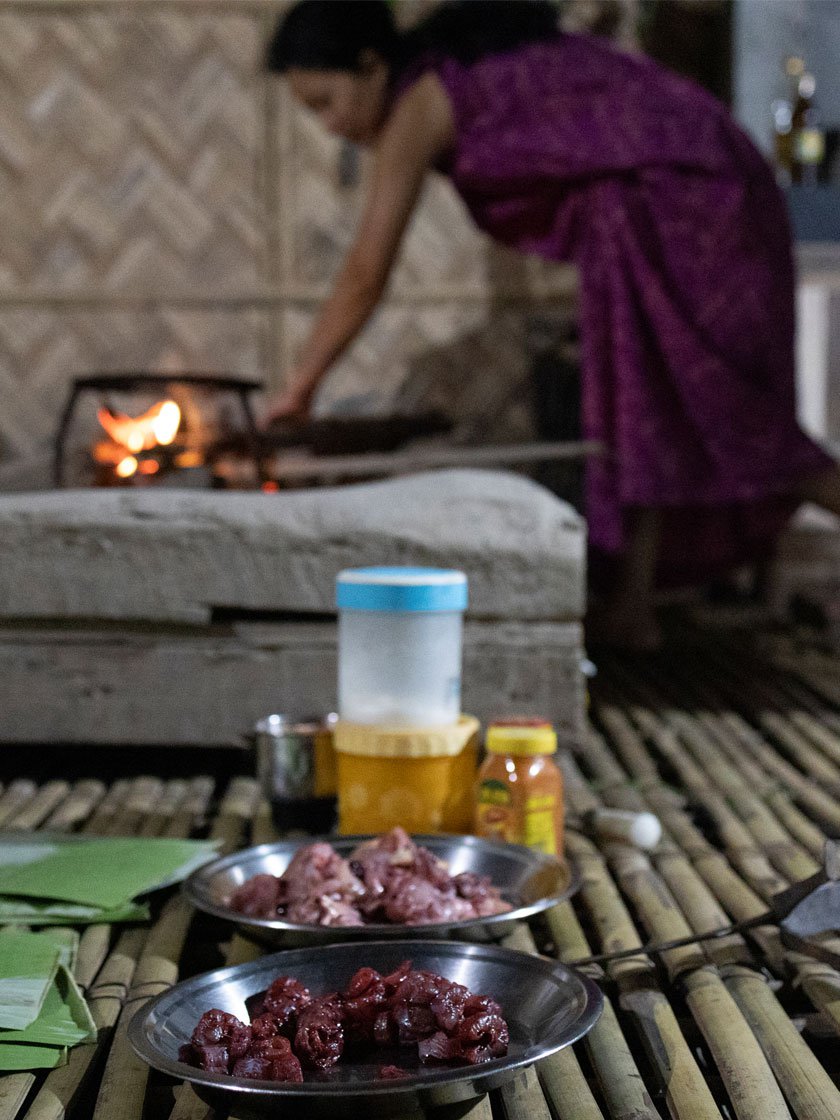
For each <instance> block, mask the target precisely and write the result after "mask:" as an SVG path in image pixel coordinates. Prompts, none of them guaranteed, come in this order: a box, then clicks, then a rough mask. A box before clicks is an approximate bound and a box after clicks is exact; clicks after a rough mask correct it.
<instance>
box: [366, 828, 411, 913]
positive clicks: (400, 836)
mask: <svg viewBox="0 0 840 1120" xmlns="http://www.w3.org/2000/svg"><path fill="white" fill-rule="evenodd" d="M416 859H417V845H416V844H415V843H414V841H413V840H412V839H411V837H410V836H409V835H408V833H407V832H406V831H405V829H402V828H392V829H391V831H390V832H386V833H385V834H384V835H383V836H379V837H377V838H376V839H375V840H366V841H365V842H364V844H360V845H359V847H358V848H356V849H355V851H354V852H352V853H351V855H350V866H351V868H352V869H353V871H354V872H355V874H356V875H357V876H358V877H359V879H361V880H362V882H363V883H364V885H365V893H366V896H367V898H366V902H368V903H369V902H374V903H375V901H376V900H377V899H379V898H380V897H381V896H382V895H383V894H384V893H385V891H386V890H387V888H388V883H389V882H390V879H391V876H392V875H393V872H394V869H395V868H407V869H410V868H413V867H414V864H415V862H416Z"/></svg>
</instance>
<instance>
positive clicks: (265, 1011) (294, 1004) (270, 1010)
mask: <svg viewBox="0 0 840 1120" xmlns="http://www.w3.org/2000/svg"><path fill="white" fill-rule="evenodd" d="M311 1002H312V996H311V995H310V994H309V989H308V988H305V987H304V986H303V984H301V983H300V981H299V980H295V979H294V978H293V977H291V976H278V977H277V979H276V980H275V981H274V983H273V984H271V986H270V987H269V989H268V991H267V992H266V993H265V996H264V997H263V1001H262V1011H261V1016H260V1017H262V1016H264V1015H270V1016H271V1018H272V1019H274V1020H275V1022H276V1023H277V1028H278V1030H280V1029H282V1027H283V1026H284V1025H285V1024H286V1023H288V1022H290V1020H292V1019H293V1018H294V1016H295V1015H297V1014H298V1012H299V1011H300V1010H301V1008H303V1007H306V1006H307V1005H308V1004H309V1003H311Z"/></svg>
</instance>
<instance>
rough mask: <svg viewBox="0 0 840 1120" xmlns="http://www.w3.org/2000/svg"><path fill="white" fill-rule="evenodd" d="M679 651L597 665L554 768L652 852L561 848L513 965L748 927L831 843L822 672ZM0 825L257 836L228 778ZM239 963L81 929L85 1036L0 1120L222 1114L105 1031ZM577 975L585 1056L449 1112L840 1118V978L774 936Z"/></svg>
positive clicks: (10, 1090)
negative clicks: (584, 982) (637, 821)
mask: <svg viewBox="0 0 840 1120" xmlns="http://www.w3.org/2000/svg"><path fill="white" fill-rule="evenodd" d="M679 637H680V641H679V643H678V645H676V646H675V647H674V649H672V650H670V651H669V652H666V653H664V654H661V655H657V656H653V657H649V658H643V659H635V660H628V659H622V658H609V659H603V660H601V661H599V662H598V669H599V672H598V676H597V677H596V679H595V681H594V682H593V685H592V702H591V708H590V716H591V720H590V730H589V734H588V738H587V741H586V742H584V743H582V744H581V745H580V747H579V748H578V749H577V750H575V752H574V753H573V754H572V755H570V756H569V757H567V758H566V760H565V762H564V768H565V776H566V788H567V799H568V803H569V807H570V809H571V810H572V811H573V812H574V814H575V815H576V816H578V815H579V814H580V813H582V812H583V811H585V810H586V809H589V808H593V807H595V806H597V805H610V806H615V807H620V808H629V809H642V808H645V809H650V810H652V811H653V812H655V813H657V814H658V815H659V817H660V819H661V820H662V823H663V826H664V829H665V834H664V839H663V841H662V843H661V844H660V845H659V847H658V848H657V850H656V851H655V852H653V853H649V854H643V853H641V852H639V851H637V850H635V849H632V848H628V847H625V846H621V845H616V844H604V845H603V846H601V847H597V846H596V845H595V844H593V843H592V842H591V841H590V840H588V839H586V838H585V837H583V836H582V835H580V834H578V833H569V836H568V849H569V853H570V855H571V856H572V858H573V859H574V860H575V861H576V862H577V865H578V867H579V869H580V871H581V873H582V878H583V885H582V888H581V891H580V893H579V894H578V895H577V897H576V898H575V899H574V900H573V901H571V902H568V903H564V904H562V905H561V906H559V907H557V908H556V909H555V910H553V911H552V912H550V913H549V914H548V915H547V917H545V918H543V919H541V920H539V921H536V922H534V923H533V924H532V925H531V926H530V927H526V926H524V925H523V926H520V927H518V928H517V930H516V931H515V932H514V934H512V935H511V936H510V937H509V938H508V939H507V944H508V945H510V946H511V947H514V948H517V949H521V950H524V951H526V952H536V951H540V952H544V953H547V954H549V955H556V956H558V957H560V958H561V959H563V960H567V961H572V960H575V959H577V958H580V957H584V956H587V955H590V954H592V953H602V952H608V951H613V950H618V949H634V948H639V949H641V946H642V945H643V943H645V942H648V941H650V940H651V939H657V940H663V939H668V938H675V937H681V936H684V935H686V934H688V933H690V932H692V931H694V932H700V931H706V930H709V929H714V928H716V927H718V926H722V925H726V924H728V923H729V922H730V921H734V920H741V919H746V918H750V917H753V916H755V915H756V914H759V913H761V912H762V911H763V910H764V908H765V906H766V903H767V901H768V900H769V898H770V896H771V895H772V894H773V893H774V892H776V891H778V890H781V889H782V888H783V887H785V886H786V885H787V884H789V883H791V882H794V881H796V880H798V879H801V878H804V877H806V876H808V875H810V874H812V873H813V872H814V871H815V870H817V868H818V866H819V861H820V856H821V850H822V844H823V842H824V840H825V838H826V837H827V836H840V796H839V795H840V662H838V660H837V659H836V658H835V657H833V656H831V654H830V653H828V652H826V651H824V650H822V649H821V648H820V646H819V645H818V643H817V641H816V640H815V638H814V636H813V635H812V634H810V633H807V632H804V631H780V632H776V633H774V632H771V631H769V630H768V629H766V628H751V627H749V626H745V625H720V626H713V625H711V624H710V623H709V621H708V620H704V624H703V625H702V626H690V625H688V624H686V625H685V626H684V627H683V629H682V630H681V633H680V635H679ZM0 828H32V829H35V828H50V829H66V830H72V831H80V832H86V833H91V834H111V835H116V834H122V833H127V834H138V833H139V834H141V835H147V836H154V835H168V836H186V835H195V836H204V835H208V834H209V835H213V836H216V837H218V838H219V839H220V840H221V841H222V844H223V846H224V848H225V849H226V850H232V849H235V848H237V847H241V846H244V845H247V844H251V843H261V842H263V841H266V840H269V839H272V838H274V836H275V835H276V834H275V831H274V828H273V825H272V822H271V817H270V813H269V811H268V807H267V805H266V804H265V803H264V802H262V801H261V800H260V798H259V796H258V792H257V789H256V786H255V784H254V782H253V781H252V780H251V779H250V778H247V777H237V778H234V779H232V780H230V781H229V782H227V783H218V782H217V783H214V782H213V781H212V780H211V779H209V778H203V777H195V778H193V779H183V780H181V779H177V780H162V779H159V778H155V777H153V776H140V777H137V778H129V779H120V780H117V781H114V782H111V783H110V784H105V783H102V782H100V781H97V780H93V779H89V778H88V779H79V780H74V779H73V778H72V776H71V777H66V778H64V779H56V778H54V777H53V778H50V779H49V780H32V779H31V778H28V777H27V778H20V779H17V780H12V781H10V782H9V783H8V784H7V785H6V787H5V788H4V789H2V791H0ZM259 952H260V950H259V949H258V948H257V947H256V946H255V945H253V944H252V943H250V942H249V941H247V940H246V939H245V938H243V937H241V936H239V935H234V936H233V937H231V934H230V931H229V930H227V929H226V928H225V927H224V926H223V925H222V924H221V923H216V922H214V921H211V920H210V919H208V918H206V917H204V916H202V915H195V914H194V913H192V912H191V910H190V908H189V907H188V906H187V905H186V904H185V903H184V902H183V901H182V900H181V897H180V895H178V894H177V893H173V894H172V895H171V896H169V897H168V898H166V899H165V900H164V901H163V903H162V905H161V906H160V908H159V912H158V913H157V914H156V918H155V921H154V922H153V923H152V924H150V925H149V926H148V927H143V928H125V927H120V928H114V929H109V928H107V927H92V928H90V929H88V930H86V931H85V933H84V935H83V939H82V952H81V954H80V960H79V966H78V976H79V981H80V983H81V984H83V985H84V986H85V988H86V989H87V992H88V997H89V999H90V1003H91V1008H92V1012H93V1015H94V1018H95V1020H96V1023H97V1026H98V1027H99V1032H100V1033H99V1041H98V1042H97V1043H96V1044H95V1045H89V1046H85V1047H80V1048H77V1049H76V1050H73V1051H72V1052H71V1060H70V1062H69V1064H68V1065H67V1066H65V1067H63V1068H62V1069H58V1070H54V1071H51V1072H50V1073H47V1074H46V1075H44V1074H38V1075H30V1074H25V1073H24V1074H14V1075H7V1076H5V1077H2V1078H0V1120H61V1118H62V1117H67V1118H68V1120H149V1118H155V1120H157V1118H161V1120H223V1117H222V1116H221V1114H218V1113H215V1112H212V1111H208V1109H207V1106H206V1105H204V1104H203V1103H202V1102H201V1101H200V1100H199V1099H198V1098H197V1097H196V1096H195V1095H194V1094H193V1093H192V1091H191V1090H190V1089H189V1088H187V1087H184V1086H180V1085H176V1084H173V1083H172V1082H171V1081H170V1080H169V1079H166V1078H163V1077H162V1076H160V1075H158V1074H156V1073H154V1072H150V1071H149V1070H148V1069H147V1067H146V1066H144V1065H143V1064H142V1063H141V1062H139V1061H138V1060H137V1059H136V1058H135V1057H134V1056H133V1053H132V1052H131V1050H130V1048H129V1046H128V1043H127V1040H126V1036H125V1031H126V1025H127V1022H128V1020H129V1019H130V1017H131V1016H132V1015H133V1014H134V1012H135V1011H136V1009H137V1008H138V1007H141V1006H142V1004H143V1003H144V1002H145V1001H146V1000H147V999H149V998H150V997H151V996H153V995H156V994H157V993H158V992H160V991H162V990H164V989H165V988H166V987H168V986H169V985H171V984H173V983H174V982H175V981H176V980H177V979H179V978H183V977H186V976H189V975H193V974H194V973H196V972H199V971H203V970H204V969H207V968H211V967H216V966H218V965H220V964H222V963H224V962H225V961H228V962H231V963H236V962H241V961H245V960H248V959H251V958H253V957H254V956H256V955H258V954H259ZM589 971H590V973H591V974H592V975H593V976H594V977H595V978H596V979H597V980H598V981H599V982H601V983H602V985H603V987H604V990H605V993H606V995H607V1001H606V1007H605V1011H604V1014H603V1016H602V1018H601V1020H600V1022H599V1023H598V1024H597V1026H596V1027H595V1028H594V1029H593V1030H592V1032H591V1033H590V1034H589V1036H588V1037H587V1038H586V1040H585V1041H583V1042H581V1043H580V1044H578V1045H577V1046H576V1047H574V1048H573V1049H569V1050H566V1051H563V1052H562V1053H561V1054H559V1055H556V1056H555V1057H553V1058H550V1059H548V1060H547V1061H546V1062H544V1063H543V1064H542V1065H540V1066H539V1067H538V1068H537V1069H535V1070H532V1071H529V1072H528V1073H526V1074H524V1075H521V1076H520V1077H519V1078H518V1080H516V1081H513V1082H511V1083H510V1085H509V1086H508V1087H506V1088H504V1089H502V1090H501V1091H499V1092H497V1093H494V1094H491V1097H490V1098H488V1099H484V1100H481V1101H479V1102H477V1103H476V1105H475V1106H474V1107H473V1108H472V1110H470V1111H469V1112H468V1113H466V1114H465V1113H464V1111H463V1109H462V1110H461V1112H460V1113H459V1116H464V1115H467V1116H468V1117H469V1118H470V1120H492V1118H493V1117H495V1118H496V1120H543V1118H544V1120H550V1118H551V1117H554V1118H556V1120H655V1118H657V1117H673V1118H675V1120H728V1118H735V1117H737V1118H739V1120H782V1118H789V1117H796V1118H797V1120H838V1117H840V1089H838V1084H840V1047H838V1033H840V974H838V973H837V972H835V971H834V970H833V969H832V968H830V967H829V966H827V965H825V964H822V963H820V962H818V961H815V960H813V959H811V958H808V957H806V956H804V955H802V954H801V953H796V952H793V951H790V950H788V949H786V948H785V947H784V946H783V945H782V944H781V941H780V939H779V936H778V932H777V930H775V929H774V928H773V927H762V928H759V929H756V930H754V931H752V932H751V934H750V935H749V938H748V939H747V938H745V937H741V936H734V935H733V936H730V937H727V938H724V939H721V940H718V941H714V942H709V943H706V944H704V945H703V946H690V947H685V948H682V949H676V950H672V951H671V952H669V953H665V954H662V955H661V956H659V957H657V958H655V959H654V958H650V957H647V956H645V955H644V953H642V952H641V951H640V952H639V953H638V954H637V955H636V956H632V957H628V958H624V959H622V960H619V961H614V962H612V963H610V964H608V965H607V966H606V967H605V969H604V970H602V969H601V968H599V967H598V966H589ZM230 1120H237V1118H236V1116H235V1115H234V1114H231V1117H230Z"/></svg>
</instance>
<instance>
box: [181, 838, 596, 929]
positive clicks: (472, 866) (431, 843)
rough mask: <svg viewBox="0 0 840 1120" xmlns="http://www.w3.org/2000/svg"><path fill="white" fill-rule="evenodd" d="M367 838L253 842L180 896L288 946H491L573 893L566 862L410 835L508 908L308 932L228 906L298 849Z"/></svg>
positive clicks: (513, 847) (343, 849) (342, 850)
mask: <svg viewBox="0 0 840 1120" xmlns="http://www.w3.org/2000/svg"><path fill="white" fill-rule="evenodd" d="M370 839H371V837H370V836H321V837H309V838H307V839H300V840H281V841H279V842H278V843H276V844H261V845H260V846H259V847H257V848H247V849H245V850H244V851H241V852H234V853H233V855H229V856H224V857H223V858H222V859H218V860H214V861H213V862H212V863H207V864H205V865H204V866H203V867H201V868H199V870H198V871H196V872H195V873H194V874H193V875H191V876H190V877H189V879H187V881H186V882H185V883H184V891H185V892H186V895H187V897H188V898H189V900H190V902H192V904H193V906H195V907H197V908H198V909H199V910H205V911H207V913H209V914H215V915H216V916H217V917H219V918H225V919H226V920H227V921H230V922H236V924H237V925H238V926H240V927H241V928H242V929H244V930H245V931H246V932H247V933H248V934H250V935H251V936H252V937H258V938H260V939H261V940H263V941H268V942H269V943H270V944H272V945H282V946H285V947H289V948H291V947H292V946H296V945H312V944H315V943H321V944H328V943H330V942H333V941H360V940H364V941H373V940H378V939H381V938H386V937H388V938H391V937H412V938H418V937H439V938H445V937H455V938H461V937H464V938H466V939H468V940H469V941H497V940H498V939H499V938H500V937H503V936H504V934H505V933H506V932H508V931H509V929H510V928H511V926H513V925H514V923H516V922H518V921H521V920H522V919H523V918H528V917H530V916H531V915H533V914H537V913H539V912H540V911H541V910H547V909H548V908H549V907H550V906H553V905H554V904H555V903H557V902H560V901H561V900H562V899H564V898H568V897H569V896H570V895H572V894H574V892H575V891H576V890H577V888H578V886H579V880H578V877H577V875H576V873H575V871H574V870H573V868H572V866H571V865H570V864H568V863H566V862H565V861H563V860H558V859H555V858H554V857H553V856H546V855H542V854H541V853H540V852H535V851H533V850H532V849H531V848H523V847H519V846H518V845H517V844H502V843H498V842H496V841H491V840H482V839H479V838H477V837H475V836H413V837H412V839H413V840H415V841H416V842H417V843H418V844H421V845H422V846H423V847H424V848H428V849H429V850H430V851H431V852H433V853H434V855H436V856H437V857H438V858H439V859H442V860H443V861H444V862H445V863H447V864H448V866H449V871H450V874H452V875H458V874H460V873H461V872H462V871H473V872H475V873H476V874H478V875H487V876H489V878H490V881H491V882H492V883H493V884H494V886H496V887H498V888H499V890H500V891H501V893H502V897H503V898H505V899H506V900H507V901H508V902H509V903H511V905H512V906H513V910H511V911H509V912H508V913H506V914H496V915H494V916H493V917H490V918H472V919H469V920H468V921H464V922H435V923H432V924H430V925H419V926H405V925H384V924H381V925H379V924H376V925H365V926H316V925H302V924H300V923H296V922H287V921H284V920H283V919H282V918H249V917H247V916H246V915H244V914H240V913H238V912H237V911H236V910H232V909H231V908H230V906H229V905H228V899H229V898H230V897H231V895H232V894H233V892H234V891H235V890H236V888H237V887H240V886H242V884H243V883H244V882H245V881H246V880H247V879H250V878H251V877H252V876H254V875H262V874H268V875H282V874H283V872H284V871H285V870H286V868H287V867H288V865H289V863H290V861H291V859H292V856H293V855H294V854H295V852H296V851H297V849H298V848H300V847H302V846H303V845H304V844H313V843H315V842H316V841H317V840H324V841H326V842H327V843H328V844H331V845H332V846H333V848H334V849H335V850H336V851H337V852H338V854H339V855H341V856H344V857H345V858H346V857H347V856H349V854H350V853H351V852H352V851H353V850H354V848H356V847H358V845H359V844H360V843H361V842H362V841H363V840H370Z"/></svg>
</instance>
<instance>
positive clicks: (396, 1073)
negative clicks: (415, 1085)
mask: <svg viewBox="0 0 840 1120" xmlns="http://www.w3.org/2000/svg"><path fill="white" fill-rule="evenodd" d="M404 1077H411V1074H410V1073H409V1072H408V1070H407V1069H400V1067H399V1066H380V1067H379V1080H380V1081H401V1080H402V1078H404Z"/></svg>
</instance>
